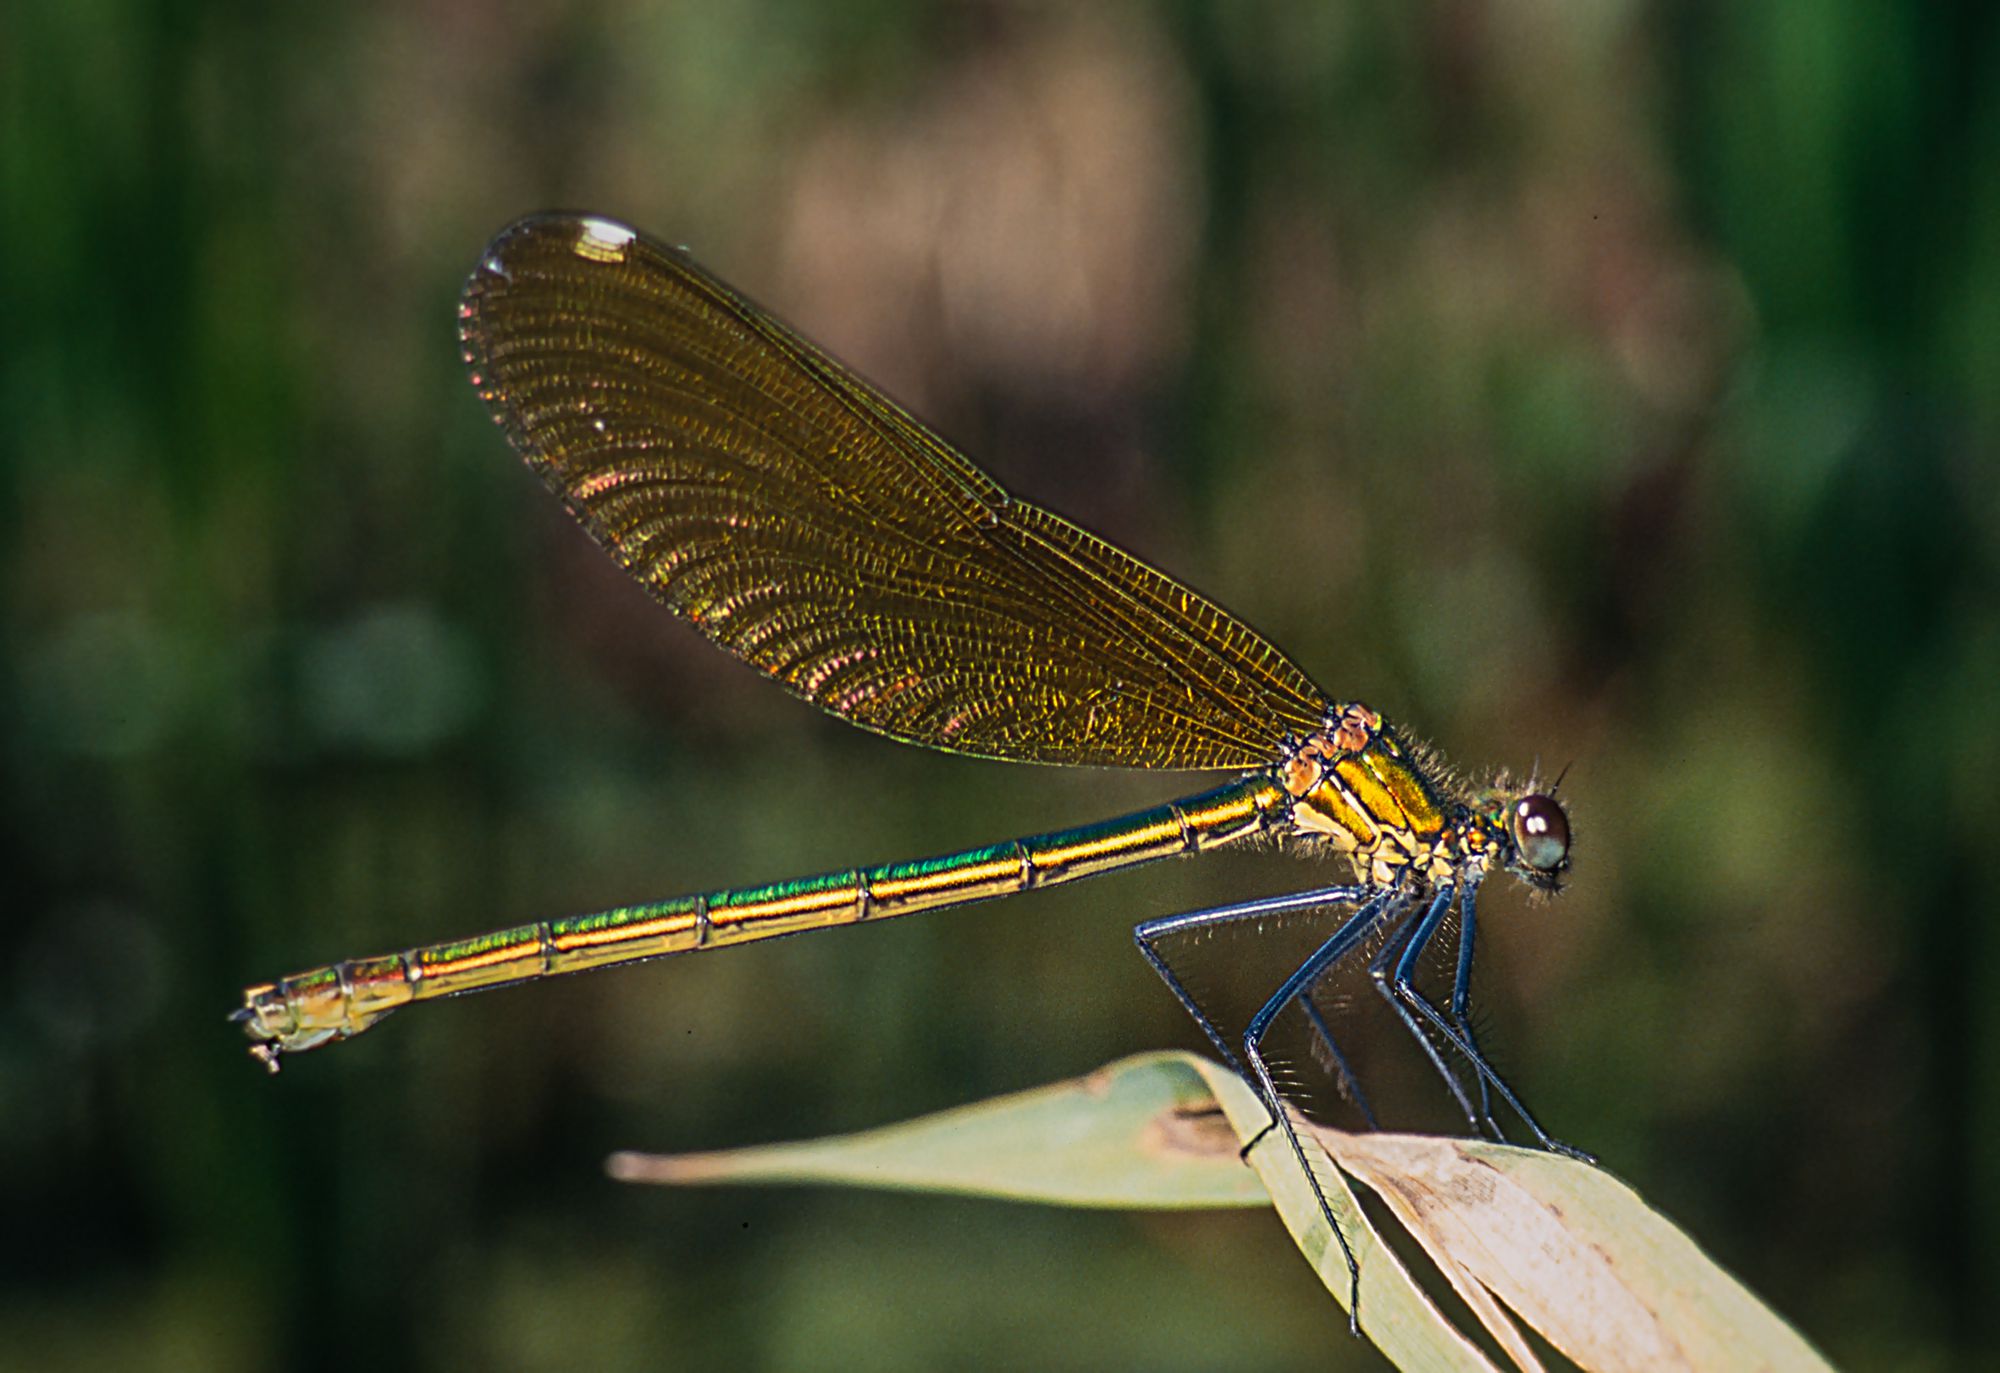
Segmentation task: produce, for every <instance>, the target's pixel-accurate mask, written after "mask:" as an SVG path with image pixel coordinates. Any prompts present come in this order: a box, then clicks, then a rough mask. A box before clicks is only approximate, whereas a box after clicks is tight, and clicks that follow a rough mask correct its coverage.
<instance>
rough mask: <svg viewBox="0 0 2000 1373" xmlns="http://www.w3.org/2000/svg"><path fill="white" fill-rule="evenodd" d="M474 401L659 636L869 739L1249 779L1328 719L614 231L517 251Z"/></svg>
mask: <svg viewBox="0 0 2000 1373" xmlns="http://www.w3.org/2000/svg"><path fill="white" fill-rule="evenodd" d="M459 318H460V336H461V338H462V339H463V342H464V352H465V359H466V363H467V365H468V366H469V367H470V368H471V371H472V380H473V384H474V385H475V386H477V387H478V388H479V393H480V395H481V396H482V397H484V399H485V400H486V403H487V404H488V405H489V406H490V407H491V408H492V412H493V416H494V419H495V420H496V421H497V422H498V423H499V424H500V425H501V427H502V428H504V429H505V430H506V431H507V435H508V437H509V438H510V439H511V440H512V441H513V444H514V446H515V448H517V449H519V450H520V452H521V453H522V455H523V456H524V457H526V458H527V460H528V462H529V463H530V465H532V466H533V467H534V468H535V470H536V471H538V472H540V473H541V475H542V478H543V480H545V481H546V482H547V483H548V484H549V486H550V487H551V488H552V489H553V490H554V491H555V492H556V493H557V494H559V495H560V496H562V498H563V500H564V501H565V502H566V503H567V504H568V506H569V508H570V510H571V512H572V513H574V514H575V515H576V517H577V518H578V519H579V520H580V521H582V523H583V525H584V527H585V528H586V529H588V530H589V531H590V533H591V535H592V537H594V538H595V539H596V540H597V541H598V542H599V543H600V544H602V545H603V546H604V548H605V550H606V551H607V552H609V553H610V554H611V555H612V557H614V558H616V559H617V560H618V561H619V562H620V563H621V564H622V565H623V566H624V567H625V568H626V569H627V570H628V571H630V572H631V573H632V575H633V576H635V577H637V578H638V579H639V580H640V581H641V582H642V583H644V584H645V586H646V588H647V589H648V590H649V591H651V592H652V593H653V595H654V596H655V597H657V598H658V599H659V600H660V601H661V602H662V603H663V604H665V605H666V606H667V608H668V609H670V610H672V611H673V612H674V613H675V614H677V615H680V616H681V617H682V618H684V619H686V620H687V621H688V622H689V623H691V624H693V625H694V626H695V627H696V628H697V629H699V630H700V631H701V632H702V633H703V634H705V635H707V636H708V637H709V638H710V639H712V640H713V641H714V642H715V643H717V644H719V645H721V646H722V647H723V648H725V649H727V650H729V652H731V653H733V654H735V655H736V656H737V657H739V658H741V659H742V660H743V661H745V662H747V663H749V664H751V665H752V666H753V667H756V668H757V669H759V670H760V671H762V672H764V673H765V674H767V675H768V676H770V677H772V678H773V679H775V680H776V681H778V682H780V683H782V684H783V685H784V686H786V687H788V688H789V689H790V690H792V691H794V692H796V693H797V694H798V695H800V696H803V697H805V698H806V699H807V700H809V701H812V702H813V703H815V704H817V705H819V706H821V707H823V708H825V709H827V710H829V711H832V712H833V713H834V714H836V715H838V716H840V717H841V718H843V719H845V720H849V721H852V722H853V723H854V724H857V725H860V726H862V727H863V728H866V729H871V730H876V731H878V732H880V733H882V734H886V735H889V736H890V737H892V738H896V739H902V740H905V741H907V742H910V743H915V744H925V745H928V746H930V747H932V748H940V749H949V750H951V751H953V752H958V753H968V754H974V755H978V756H983V757H988V758H1007V759H1015V760H1019V761H1025V762H1040V763H1071V764H1097V765H1111V766H1127V767H1155V768H1222V767H1230V768H1242V767H1252V766H1255V765H1258V764H1261V763H1266V762H1269V761H1270V760H1271V759H1272V758H1274V757H1276V756H1277V754H1278V753H1279V751H1280V750H1281V749H1282V747H1283V745H1284V741H1285V740H1286V738H1287V737H1288V736H1295V735H1303V734H1306V733H1308V732H1310V731H1312V730H1314V729H1317V728H1319V727H1320V725H1321V722H1322V718H1323V715H1324V712H1325V709H1326V706H1325V698H1324V696H1323V695H1322V693H1321V692H1320V691H1319V689H1318V688H1317V687H1315V686H1314V685H1313V683H1312V682H1311V680H1310V679H1308V678H1307V677H1306V675H1305V674H1304V673H1303V672H1301V671H1300V670H1299V669H1298V668H1297V667H1296V666H1294V665H1293V664H1292V662H1291V660H1290V659H1288V658H1286V657H1285V655H1284V654H1282V653H1280V652H1279V651H1278V650H1277V649H1276V648H1274V647H1273V646H1272V645H1271V644H1270V643H1268V642H1267V641H1266V640H1265V639H1264V638H1263V637H1262V636H1260V635H1259V634H1257V633H1256V631H1254V630H1252V629H1250V628H1249V627H1248V626H1247V625H1244V624H1243V623H1241V622H1240V621H1238V620H1237V619H1235V618H1234V617H1233V616H1231V615H1230V614H1228V613H1227V612H1226V611H1224V610H1222V609H1221V608H1220V607H1219V606H1217V605H1215V604H1214V603H1213V602H1212V601H1209V600H1206V599H1204V598H1203V597H1202V596H1200V595H1198V594H1196V593H1195V592H1194V591H1192V590H1190V589H1189V588H1188V587H1186V586H1183V585H1182V584H1181V583H1179V582H1177V581H1175V580H1174V579H1173V578H1171V577H1168V576H1166V575H1165V574H1164V573H1161V572H1158V571H1155V570H1154V569H1153V568H1151V567H1148V566H1147V565H1146V564H1144V563H1142V562H1140V561H1138V560H1137V559H1136V558H1133V557H1131V556H1130V555H1128V554H1126V553H1124V552H1122V551H1121V550H1119V549H1117V548H1114V547H1112V546H1111V545H1110V544H1108V543H1106V542H1104V541H1103V540H1102V539H1099V538H1097V537H1096V536H1095V535H1092V534H1090V533H1089V532H1087V531H1085V530H1083V529H1081V528H1079V527H1077V526H1076V525H1074V524H1071V523H1070V522H1069V521H1067V520H1065V519H1062V518H1061V517H1060V516H1057V515H1053V514H1051V513H1049V512H1048V511H1046V510H1043V509H1041V508H1040V507H1038V506H1034V505H1030V504H1028V503H1027V502H1025V501H1021V500H1017V499H1015V498H1014V497H1012V496H1010V495H1008V493H1007V492H1006V491H1005V490H1003V489H1002V488H1001V487H1000V486H999V484H998V483H996V482H995V481H993V479H992V478H990V477H988V476H987V475H986V474H985V473H983V472H981V471H980V470H979V469H978V468H976V467H974V466H973V465H972V464H971V463H970V462H969V461H967V460H966V459H965V458H964V457H962V456H960V455H959V454H958V453H957V452H956V451H955V450H953V449H952V448H951V447H950V446H949V445H948V444H946V443H945V442H944V441H943V440H942V439H940V438H938V437H937V435H935V434H933V433H932V432H931V431H930V430H929V429H927V428H925V427H924V426H923V425H922V424H921V423H919V422H918V421H917V420H916V419H914V418H913V417H912V416H910V415H909V414H908V413H907V412H906V411H904V410H903V409H902V408H901V407H899V406H898V405H897V404H896V403H895V402H894V401H891V400H890V399H889V398H888V397H886V396H884V395H883V394H882V393H881V392H880V391H878V390H876V389H875V388H874V387H873V386H871V385H869V384H868V383H867V382H865V381H863V380H862V379H861V378H859V377H857V376H855V375H854V374H853V373H852V372H849V371H848V370H847V369H846V368H845V367H843V366H841V365H840V364H839V363H838V362H836V361H834V360H833V359H832V358H830V357H828V356H827V355H826V354H825V353H824V352H822V351H820V350H819V349H818V348H816V347H814V346H813V345H812V344H810V343H808V342H806V340H804V339H803V338H801V337H799V335H798V334H796V333H794V332H793V331H792V330H791V329H789V328H787V327H786V326H785V325H784V324H781V323H780V322H779V321H777V320H776V319H773V318H772V317H771V316H770V315H769V314H767V313H765V312H764V311H763V310H762V309H760V308H759V307H757V306H756V305H754V304H752V303H751V302H750V301H748V300H745V299H744V298H743V297H742V296H740V295H738V294H736V292H734V291H733V290H731V289H730V288H729V287H728V286H725V285H724V284H723V283H722V282H720V281H717V280H716V279H715V278H714V277H712V276H710V275H709V274H708V273H706V272H704V271H703V270H702V269H701V268H700V267H698V266H696V265H695V264H694V263H693V262H692V261H691V260H690V259H689V258H688V256H687V255H686V254H685V253H684V252H681V251H680V250H678V249H674V248H669V247H667V246H666V245H664V244H661V243H657V242H655V241H653V240H651V239H649V238H646V237H644V236H642V235H640V234H637V233H635V232H634V231H633V230H631V229H628V228H626V227H625V226H623V225H621V224H617V223H614V222H612V221H610V220H605V219H597V218H590V217H584V216H576V215H541V216H536V217H533V218H530V219H525V220H522V221H521V222H520V223H518V224H515V225H514V226H512V227H511V228H509V229H507V230H505V231H504V232H503V233H501V235H500V236H499V237H498V238H496V239H495V240H494V241H493V243H492V244H491V246H490V247H489V248H488V249H487V252H486V256H485V258H484V259H483V260H482V261H481V262H480V264H479V266H478V267H477V268H476V269H475V270H474V271H473V273H472V278H471V280H470V281H468V282H467V283H466V287H465V295H464V299H463V301H462V302H461V304H460V307H459Z"/></svg>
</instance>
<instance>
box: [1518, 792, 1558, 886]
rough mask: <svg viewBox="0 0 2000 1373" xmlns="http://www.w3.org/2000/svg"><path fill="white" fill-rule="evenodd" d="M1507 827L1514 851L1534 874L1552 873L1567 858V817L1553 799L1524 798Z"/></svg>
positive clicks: (1540, 797)
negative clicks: (1509, 827)
mask: <svg viewBox="0 0 2000 1373" xmlns="http://www.w3.org/2000/svg"><path fill="white" fill-rule="evenodd" d="M1508 824H1509V825H1510V826H1511V827H1512V829H1513V831H1514V851H1515V852H1516V853H1518V854H1520V855H1521V861H1522V862H1524V863H1526V864H1527V865H1528V866H1529V867H1531V868H1533V869H1535V870H1536V871H1537V872H1554V871H1555V870H1556V869H1557V868H1560V867H1561V866H1562V865H1563V860H1564V859H1566V858H1568V857H1569V817H1568V816H1567V815H1565V814H1563V808H1562V807H1561V806H1560V805H1558V804H1557V803H1556V799H1555V798H1554V797H1553V796H1524V797H1522V798H1521V799H1520V800H1519V801H1517V802H1516V803H1515V804H1514V814H1513V816H1512V817H1511V818H1510V819H1509V821H1508Z"/></svg>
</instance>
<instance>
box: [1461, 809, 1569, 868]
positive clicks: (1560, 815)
mask: <svg viewBox="0 0 2000 1373" xmlns="http://www.w3.org/2000/svg"><path fill="white" fill-rule="evenodd" d="M1554 793H1555V788H1554V787H1550V788H1549V789H1548V790H1547V791H1546V792H1543V791H1526V792H1523V791H1518V790H1514V789H1512V788H1508V787H1504V786H1497V787H1494V788H1493V789H1492V790H1490V791H1488V792H1486V793H1485V794H1484V795H1483V796H1481V797H1480V798H1479V802H1480V803H1479V806H1478V809H1479V811H1480V813H1481V814H1483V815H1484V816H1485V817H1486V819H1487V821H1488V823H1489V824H1491V825H1492V826H1493V828H1494V829H1495V830H1497V831H1499V832H1500V833H1501V834H1504V835H1505V836H1506V844H1505V855H1506V856H1505V858H1504V860H1503V866H1504V867H1505V868H1506V869H1507V871H1509V872H1511V873H1513V874H1514V875H1515V876H1516V877H1518V878H1520V879H1521V880H1522V881H1524V882H1526V883H1528V885H1530V886H1532V887H1539V888H1541V889H1542V890H1543V891H1555V890H1557V889H1559V888H1560V887H1561V886H1562V876H1563V874H1564V873H1566V872H1568V871H1569V851H1570V833H1569V813H1568V812H1567V811H1565V810H1564V809H1563V808H1562V802H1560V801H1558V800H1556V798H1555V794H1554Z"/></svg>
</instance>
